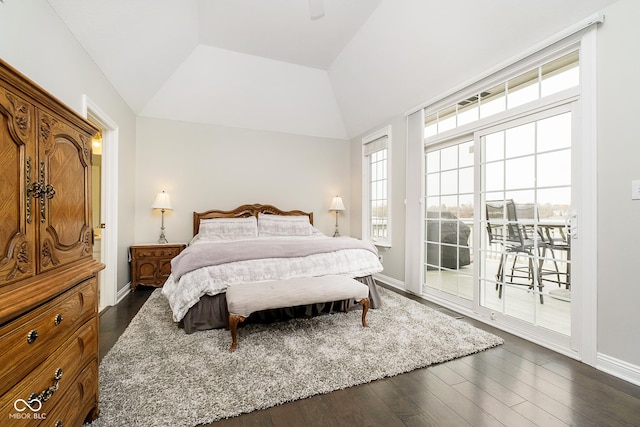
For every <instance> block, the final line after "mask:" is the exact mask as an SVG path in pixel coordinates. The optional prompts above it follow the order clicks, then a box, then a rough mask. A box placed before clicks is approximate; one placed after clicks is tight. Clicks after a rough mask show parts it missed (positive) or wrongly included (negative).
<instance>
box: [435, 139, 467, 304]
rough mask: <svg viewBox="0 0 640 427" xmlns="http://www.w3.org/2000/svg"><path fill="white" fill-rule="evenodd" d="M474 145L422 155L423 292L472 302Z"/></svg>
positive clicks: (457, 143)
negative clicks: (423, 159) (423, 190)
mask: <svg viewBox="0 0 640 427" xmlns="http://www.w3.org/2000/svg"><path fill="white" fill-rule="evenodd" d="M473 147H474V142H473V139H469V138H463V139H462V140H461V141H453V142H450V143H448V144H444V146H438V147H437V148H434V149H431V150H428V151H427V152H426V154H425V171H426V173H425V200H426V210H425V212H424V221H425V224H424V230H425V236H424V237H425V239H424V254H425V256H424V288H425V290H426V291H427V292H434V293H437V294H439V295H440V296H441V297H443V298H461V299H463V300H465V301H469V302H471V301H473V294H474V292H473V288H474V285H473V283H474V281H473V261H474V257H473V249H474V248H473V227H474V153H473Z"/></svg>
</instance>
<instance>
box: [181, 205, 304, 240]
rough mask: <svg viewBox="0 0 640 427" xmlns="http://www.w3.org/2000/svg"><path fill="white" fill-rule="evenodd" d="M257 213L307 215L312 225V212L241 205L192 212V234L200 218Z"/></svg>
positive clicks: (268, 206) (196, 230) (241, 216)
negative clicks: (225, 209) (223, 209)
mask: <svg viewBox="0 0 640 427" xmlns="http://www.w3.org/2000/svg"><path fill="white" fill-rule="evenodd" d="M259 213H265V214H270V215H297V216H299V215H306V216H308V217H309V222H310V223H311V225H313V212H303V211H298V210H293V211H283V210H280V209H278V208H276V207H275V206H272V205H261V204H254V205H242V206H238V207H237V208H235V209H233V210H230V211H222V210H217V209H214V210H210V211H206V212H194V213H193V235H194V236H195V235H196V234H198V230H199V229H200V220H202V219H211V218H246V217H249V216H255V217H256V218H257V217H258V214H259Z"/></svg>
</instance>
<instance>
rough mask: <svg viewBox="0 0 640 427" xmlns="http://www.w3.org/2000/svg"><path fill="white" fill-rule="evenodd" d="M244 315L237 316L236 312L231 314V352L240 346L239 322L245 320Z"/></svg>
mask: <svg viewBox="0 0 640 427" xmlns="http://www.w3.org/2000/svg"><path fill="white" fill-rule="evenodd" d="M244 319H245V318H244V317H242V316H236V315H235V314H230V315H229V329H231V347H229V352H233V351H235V349H236V348H237V347H238V323H240V322H244Z"/></svg>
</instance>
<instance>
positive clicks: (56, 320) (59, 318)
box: [53, 313, 64, 326]
mask: <svg viewBox="0 0 640 427" xmlns="http://www.w3.org/2000/svg"><path fill="white" fill-rule="evenodd" d="M63 320H64V317H62V314H60V313H58V314H56V317H54V318H53V323H55V325H56V326H58V325H59V324H60V323H62V321H63Z"/></svg>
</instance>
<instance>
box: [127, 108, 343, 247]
mask: <svg viewBox="0 0 640 427" xmlns="http://www.w3.org/2000/svg"><path fill="white" fill-rule="evenodd" d="M137 138H138V140H137V155H136V159H137V160H136V170H137V179H136V194H137V200H136V219H135V227H136V234H135V240H136V242H138V243H144V242H154V241H156V240H157V239H158V235H159V228H160V213H159V212H157V211H153V210H152V209H151V208H150V206H151V204H152V203H153V200H154V198H155V196H156V194H157V193H158V192H160V191H162V190H165V191H167V192H168V193H169V194H170V196H171V203H172V205H173V208H174V210H173V211H171V212H167V213H165V228H166V235H167V239H168V240H169V241H170V242H188V241H189V240H190V239H191V237H192V234H193V233H192V228H193V221H192V218H193V212H194V211H198V212H201V211H205V210H208V209H225V210H229V209H233V208H235V207H237V206H239V205H242V204H247V203H264V204H272V205H275V206H276V207H278V208H280V209H284V210H290V209H300V210H303V211H312V212H313V213H314V224H315V225H316V227H317V228H319V229H320V230H321V231H322V232H324V233H326V234H329V235H332V234H333V230H334V227H333V226H334V224H335V216H334V214H333V213H330V212H329V211H328V209H329V204H330V203H331V198H332V197H333V196H334V195H336V194H339V195H341V196H342V197H343V199H344V201H345V205H346V209H347V210H346V211H345V212H343V213H342V214H341V216H340V217H339V222H340V224H341V225H340V231H341V234H343V235H348V234H349V215H350V206H349V199H350V195H349V172H348V171H349V144H348V142H347V141H345V140H340V139H328V138H318V137H309V136H300V135H292V134H285V133H278V132H268V131H257V130H248V129H239V128H231V127H221V126H214V125H203V124H194V123H187V122H178V121H169V120H162V119H151V118H146V117H138V119H137Z"/></svg>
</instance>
